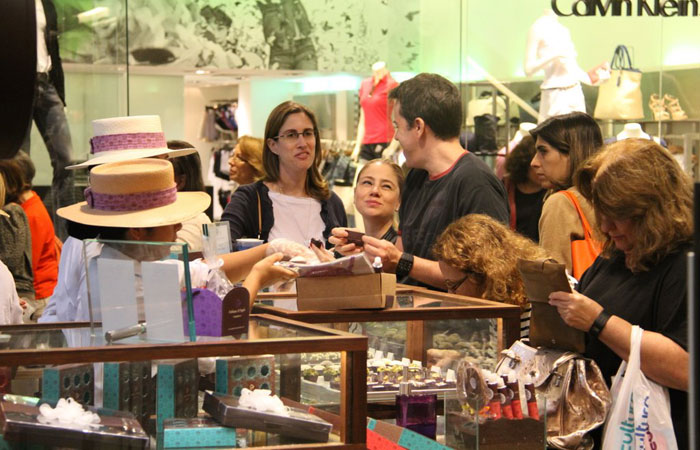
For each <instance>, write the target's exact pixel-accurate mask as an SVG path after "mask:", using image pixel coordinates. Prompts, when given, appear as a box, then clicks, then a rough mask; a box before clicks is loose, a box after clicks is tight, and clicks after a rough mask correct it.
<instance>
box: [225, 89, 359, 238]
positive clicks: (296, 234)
mask: <svg viewBox="0 0 700 450" xmlns="http://www.w3.org/2000/svg"><path fill="white" fill-rule="evenodd" d="M262 159H263V168H264V170H265V175H264V177H263V179H262V180H260V181H257V182H255V183H252V184H249V185H245V186H241V187H239V188H238V189H237V190H236V192H234V193H233V195H232V196H231V201H230V202H229V204H228V205H226V208H225V210H224V213H223V215H222V216H221V218H222V219H223V220H226V221H228V222H229V225H230V228H231V239H232V241H233V243H234V247H235V242H236V239H239V238H258V239H262V240H263V241H265V242H267V241H271V240H273V239H276V238H286V239H289V240H291V241H295V242H298V243H300V244H302V245H305V246H308V245H309V244H310V242H311V240H312V239H315V240H319V241H322V242H323V243H324V244H325V245H326V246H328V237H329V236H330V233H331V230H332V229H333V228H334V227H345V226H347V217H346V215H345V208H344V206H343V202H342V201H341V200H340V198H339V197H338V196H337V195H336V194H335V193H333V192H331V190H330V188H329V187H328V183H327V182H326V180H325V179H324V178H323V176H321V173H320V172H319V170H318V165H319V163H320V162H321V140H320V138H319V135H318V126H317V124H316V117H315V116H314V113H313V112H311V111H310V110H309V109H308V108H306V107H305V106H303V105H300V104H299V103H295V102H291V101H287V102H284V103H281V104H280V105H278V106H277V107H276V108H275V109H273V110H272V112H271V113H270V116H269V117H268V118H267V123H266V125H265V139H264V142H263V158H262Z"/></svg>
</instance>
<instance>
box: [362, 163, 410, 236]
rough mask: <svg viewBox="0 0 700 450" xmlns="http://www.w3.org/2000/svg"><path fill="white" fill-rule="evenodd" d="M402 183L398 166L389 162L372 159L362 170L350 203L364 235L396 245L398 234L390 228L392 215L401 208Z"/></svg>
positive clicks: (401, 175)
mask: <svg viewBox="0 0 700 450" xmlns="http://www.w3.org/2000/svg"><path fill="white" fill-rule="evenodd" d="M403 181H404V175H403V171H402V170H401V167H399V166H398V165H397V164H395V163H393V162H391V161H389V160H386V159H374V160H372V161H369V162H368V163H367V164H365V165H364V166H363V167H362V169H361V170H360V173H359V174H358V176H357V187H356V188H355V200H354V201H355V207H356V208H357V210H358V211H359V213H360V214H361V215H362V221H363V223H364V227H365V234H366V235H368V236H372V237H375V238H377V239H384V240H386V241H390V242H391V243H392V244H393V243H395V242H396V239H397V238H398V237H399V235H398V233H397V232H396V228H395V227H394V215H395V214H396V211H398V210H399V206H400V205H401V189H402V188H403Z"/></svg>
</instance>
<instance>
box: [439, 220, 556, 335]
mask: <svg viewBox="0 0 700 450" xmlns="http://www.w3.org/2000/svg"><path fill="white" fill-rule="evenodd" d="M433 254H434V255H435V258H437V260H438V262H439V264H440V270H441V271H442V275H443V277H444V278H445V286H447V290H448V292H450V293H452V294H459V295H467V296H470V297H477V298H485V299H488V300H494V301H497V302H503V303H510V304H513V305H518V306H520V310H521V320H520V336H521V337H527V336H529V328H530V304H529V302H528V301H527V296H526V294H525V285H524V284H523V281H522V278H521V277H520V272H518V266H517V264H518V259H520V258H522V259H530V260H534V259H544V258H546V257H547V254H546V252H545V250H543V249H542V248H540V247H538V246H537V244H535V243H534V242H532V241H531V240H530V239H528V238H526V237H525V236H522V235H520V234H518V233H516V232H515V231H513V230H511V229H510V228H508V226H507V225H504V224H502V223H500V222H498V221H497V220H495V219H493V218H491V217H489V216H486V215H484V214H469V215H468V216H464V217H462V218H461V219H459V220H457V221H455V222H453V223H451V224H450V225H449V226H448V227H447V228H445V231H443V232H442V234H441V235H440V237H438V239H437V240H436V241H435V246H434V247H433Z"/></svg>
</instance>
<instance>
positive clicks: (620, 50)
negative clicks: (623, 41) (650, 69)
mask: <svg viewBox="0 0 700 450" xmlns="http://www.w3.org/2000/svg"><path fill="white" fill-rule="evenodd" d="M610 68H611V69H613V70H636V69H635V68H634V67H632V58H631V57H630V52H629V50H628V49H627V46H625V45H618V46H617V47H616V48H615V53H614V54H613V57H612V61H610Z"/></svg>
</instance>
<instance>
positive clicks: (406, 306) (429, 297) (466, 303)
mask: <svg viewBox="0 0 700 450" xmlns="http://www.w3.org/2000/svg"><path fill="white" fill-rule="evenodd" d="M258 305H260V306H263V307H265V306H271V307H274V308H279V309H282V310H285V311H290V312H291V311H297V301H296V294H293V293H289V294H285V293H276V294H267V295H266V294H259V295H258V302H257V303H256V306H258ZM478 307H486V308H506V309H508V308H513V307H514V306H513V305H508V304H505V303H499V302H494V301H490V300H484V299H478V298H473V297H465V296H461V295H454V294H446V293H443V292H437V291H425V292H421V291H417V292H412V293H407V294H398V295H397V296H396V301H395V302H394V304H393V306H392V307H391V308H388V309H386V310H384V311H391V310H392V309H393V310H396V309H399V310H410V309H426V308H445V309H448V308H453V309H455V308H478Z"/></svg>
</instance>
